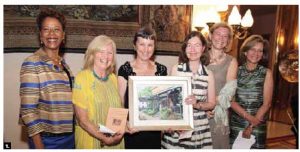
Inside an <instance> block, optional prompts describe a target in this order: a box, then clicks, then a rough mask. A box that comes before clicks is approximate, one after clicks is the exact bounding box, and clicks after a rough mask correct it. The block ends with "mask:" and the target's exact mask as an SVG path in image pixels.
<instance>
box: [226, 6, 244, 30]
mask: <svg viewBox="0 0 300 152" xmlns="http://www.w3.org/2000/svg"><path fill="white" fill-rule="evenodd" d="M228 23H229V25H240V23H241V14H240V13H239V11H238V9H237V7H236V6H234V7H233V9H232V11H231V13H230V15H229V18H228Z"/></svg>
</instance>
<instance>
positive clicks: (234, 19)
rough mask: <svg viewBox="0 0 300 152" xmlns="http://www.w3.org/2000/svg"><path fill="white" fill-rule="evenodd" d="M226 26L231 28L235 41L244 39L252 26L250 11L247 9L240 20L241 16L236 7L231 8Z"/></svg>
mask: <svg viewBox="0 0 300 152" xmlns="http://www.w3.org/2000/svg"><path fill="white" fill-rule="evenodd" d="M228 24H229V25H231V26H232V28H233V33H234V36H235V37H236V38H237V39H244V38H246V36H247V34H248V29H249V28H250V27H251V26H252V25H253V17H252V15H251V10H250V9H248V10H247V11H246V14H245V15H244V17H243V18H242V19H241V15H240V13H239V11H238V9H237V7H236V6H234V7H233V9H232V11H231V13H230V15H229V17H228Z"/></svg>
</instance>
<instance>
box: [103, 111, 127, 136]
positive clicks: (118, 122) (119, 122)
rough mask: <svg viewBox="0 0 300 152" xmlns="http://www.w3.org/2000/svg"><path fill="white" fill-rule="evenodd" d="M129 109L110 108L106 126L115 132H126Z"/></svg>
mask: <svg viewBox="0 0 300 152" xmlns="http://www.w3.org/2000/svg"><path fill="white" fill-rule="evenodd" d="M127 115H128V109H124V108H109V110H108V114H107V119H106V127H107V128H109V129H111V130H113V131H115V132H121V133H124V132H125V128H126V123H127Z"/></svg>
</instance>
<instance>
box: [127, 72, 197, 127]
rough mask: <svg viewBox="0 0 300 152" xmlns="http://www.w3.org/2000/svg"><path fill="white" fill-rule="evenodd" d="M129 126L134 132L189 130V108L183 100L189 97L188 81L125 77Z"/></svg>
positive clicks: (158, 77)
mask: <svg viewBox="0 0 300 152" xmlns="http://www.w3.org/2000/svg"><path fill="white" fill-rule="evenodd" d="M128 85H129V90H128V91H129V124H130V127H132V128H135V129H138V130H149V131H155V130H168V129H170V128H171V129H172V130H191V129H193V128H194V125H193V107H192V105H187V104H185V102H184V99H185V98H186V97H187V96H188V95H190V94H191V90H192V89H191V78H190V77H178V76H129V84H128Z"/></svg>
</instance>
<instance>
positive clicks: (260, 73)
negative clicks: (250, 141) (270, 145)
mask: <svg viewBox="0 0 300 152" xmlns="http://www.w3.org/2000/svg"><path fill="white" fill-rule="evenodd" d="M266 73H267V68H265V67H263V66H261V65H257V67H256V69H254V70H253V71H248V70H247V69H246V64H244V65H242V66H240V67H239V69H238V82H237V92H236V102H237V103H238V104H239V105H240V106H241V107H242V108H244V109H245V110H246V112H247V113H249V114H250V115H256V113H257V111H258V109H259V108H260V107H261V106H262V104H263V88H264V81H265V77H266ZM248 125H249V122H248V121H246V120H245V119H244V118H243V117H241V116H239V115H238V114H237V113H235V112H234V111H233V112H232V115H231V120H230V143H231V144H233V142H234V140H235V139H236V137H237V136H238V133H239V131H242V130H244V129H245V128H246V127H247V126H248ZM252 134H253V135H254V136H255V138H256V142H255V143H254V145H252V147H251V148H265V141H266V122H264V123H262V124H260V125H259V126H257V127H254V128H253V132H252Z"/></svg>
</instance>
